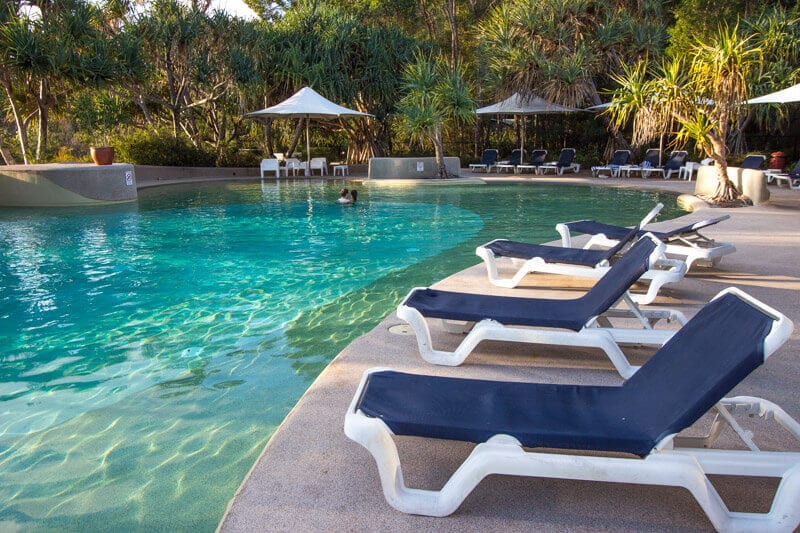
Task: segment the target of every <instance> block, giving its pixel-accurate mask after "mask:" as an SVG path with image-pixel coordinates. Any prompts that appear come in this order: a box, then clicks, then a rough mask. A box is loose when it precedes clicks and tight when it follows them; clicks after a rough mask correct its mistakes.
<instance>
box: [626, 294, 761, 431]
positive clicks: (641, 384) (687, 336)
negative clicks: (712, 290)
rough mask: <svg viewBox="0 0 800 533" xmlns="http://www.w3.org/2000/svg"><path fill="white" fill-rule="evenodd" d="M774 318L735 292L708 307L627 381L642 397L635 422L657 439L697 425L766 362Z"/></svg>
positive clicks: (633, 412) (636, 393) (627, 385)
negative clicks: (768, 338)
mask: <svg viewBox="0 0 800 533" xmlns="http://www.w3.org/2000/svg"><path fill="white" fill-rule="evenodd" d="M773 321H774V319H773V318H772V317H770V316H768V315H767V314H765V313H764V312H763V311H761V310H759V309H757V308H755V307H754V306H752V305H751V304H749V303H747V302H745V301H744V300H742V299H741V298H740V297H738V296H737V295H735V294H731V293H728V294H725V295H723V296H721V297H719V298H717V299H716V300H714V301H713V302H711V303H709V304H708V305H706V306H705V307H703V309H701V310H700V312H698V313H697V315H695V316H694V317H693V318H692V320H690V321H689V322H688V323H687V324H686V325H684V326H683V327H682V328H681V329H680V330H678V332H677V333H676V334H675V335H674V336H673V337H672V339H670V340H669V342H667V344H665V345H664V346H663V347H662V348H661V349H660V350H658V352H656V354H655V355H653V356H652V357H651V358H650V360H648V361H647V364H645V365H643V366H642V368H641V369H640V370H639V371H638V372H636V374H634V375H633V377H631V378H630V379H628V381H626V382H625V384H624V385H623V387H624V388H626V389H631V390H632V391H633V394H634V396H636V397H638V398H640V399H641V404H640V405H638V406H637V409H635V410H631V412H630V414H629V416H631V417H632V419H631V420H630V423H631V424H632V425H634V424H637V423H638V424H644V427H646V428H648V429H649V431H651V434H650V437H651V438H652V442H654V443H657V442H659V441H660V440H661V439H662V438H664V437H666V436H667V435H671V434H673V433H677V432H679V431H681V430H683V429H685V428H687V427H689V426H690V425H692V424H693V423H694V422H695V421H697V419H699V418H700V417H701V416H702V415H703V414H704V413H706V412H707V411H708V410H709V409H711V407H713V406H714V404H716V403H717V402H719V400H721V399H722V398H723V397H724V396H725V395H726V394H727V393H728V392H730V391H731V389H733V387H735V386H736V385H737V384H738V383H739V382H740V381H742V379H744V378H745V377H746V376H747V375H748V374H750V372H752V371H753V370H755V369H756V368H757V367H758V366H759V365H760V364H761V363H762V362H763V361H764V355H765V354H764V339H765V338H766V336H767V334H768V333H769V331H770V328H771V327H772V324H773ZM629 392H630V391H629Z"/></svg>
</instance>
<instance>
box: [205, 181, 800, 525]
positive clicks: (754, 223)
mask: <svg viewBox="0 0 800 533" xmlns="http://www.w3.org/2000/svg"><path fill="white" fill-rule="evenodd" d="M483 179H485V180H487V182H490V183H491V182H503V181H518V180H519V178H517V179H515V178H511V177H507V176H503V177H497V178H494V177H491V176H486V177H483ZM522 179H524V180H526V181H527V179H526V178H522ZM535 181H537V182H542V183H545V182H547V183H553V182H555V183H571V184H591V185H597V186H612V187H633V188H639V189H652V190H661V191H669V192H675V193H677V194H689V195H690V194H691V192H692V190H693V185H694V184H693V183H687V182H678V181H677V180H668V181H664V180H641V179H633V180H628V179H616V180H614V179H603V180H597V179H591V178H584V177H578V178H575V177H572V176H570V177H564V178H555V179H554V178H548V179H546V180H545V179H536V180H535ZM770 190H771V192H772V193H773V199H772V202H771V204H770V205H766V206H757V207H749V208H740V209H713V210H712V209H707V208H702V205H697V206H696V207H700V209H698V211H697V212H695V213H691V214H688V215H686V216H683V217H681V218H680V220H681V221H696V220H700V219H703V218H707V217H709V216H712V215H713V216H716V215H719V214H723V213H728V214H730V215H731V219H730V220H729V221H726V222H725V223H724V224H720V225H718V226H716V227H714V228H713V229H709V230H708V232H707V233H708V234H709V235H710V236H711V237H714V238H716V239H717V240H720V241H723V242H734V243H735V244H736V246H737V248H738V249H739V251H738V252H737V253H736V254H733V255H731V256H728V257H726V258H725V259H723V261H722V263H721V264H720V266H719V268H718V269H713V270H698V271H696V272H695V271H693V272H691V273H690V275H689V276H688V277H687V279H685V280H684V281H682V282H681V283H680V284H677V285H676V286H675V287H668V288H667V289H666V290H665V291H664V294H663V295H662V296H660V297H659V299H658V300H657V305H668V306H670V307H672V308H677V309H680V310H682V311H684V312H685V313H686V314H687V315H691V314H693V313H694V312H696V311H697V309H699V307H700V305H701V304H702V303H703V302H705V301H707V300H708V299H710V298H711V297H712V296H713V295H714V294H716V293H717V292H718V291H719V290H721V289H722V288H724V287H726V286H728V285H737V286H740V287H742V288H743V289H745V290H746V291H748V292H750V293H751V294H753V295H754V296H755V297H757V298H760V299H763V300H764V301H766V302H767V303H768V304H770V305H772V306H773V307H776V308H777V309H779V310H781V311H782V312H784V313H786V314H787V316H789V318H791V319H792V320H794V321H795V322H797V323H798V324H800V298H797V292H798V291H800V261H798V260H797V259H798V251H797V250H798V248H797V245H798V244H800V216H798V214H800V194H797V193H796V192H795V191H789V190H786V189H776V188H774V187H772V188H771V189H770ZM662 224H663V223H662ZM663 225H665V226H671V225H672V224H671V223H667V224H663ZM656 227H657V226H656ZM476 263H477V259H476ZM536 279H537V282H536V283H535V284H534V286H532V287H526V288H522V289H498V288H497V287H494V286H492V285H490V284H489V283H488V282H487V281H486V276H485V273H484V272H483V269H482V266H481V265H477V264H476V266H473V267H470V268H468V269H465V270H464V271H461V272H459V273H456V274H454V275H453V276H450V277H448V278H446V279H444V280H442V281H441V282H439V283H438V284H436V286H438V287H443V288H448V289H451V290H458V289H462V288H467V287H468V289H469V290H470V291H471V292H484V293H500V294H515V295H536V296H547V295H551V294H554V293H553V291H552V290H550V289H546V288H545V287H548V285H550V284H551V283H550V282H551V281H552V283H553V284H558V285H559V286H561V287H563V290H567V291H573V292H574V291H575V290H576V289H578V290H579V289H581V288H585V284H582V282H580V281H576V280H570V281H569V282H565V280H564V279H563V278H560V279H558V280H556V279H554V278H548V277H547V276H541V277H537V278H536ZM554 286H555V285H554ZM560 290H562V289H560ZM560 293H561V294H562V295H563V292H560ZM398 323H401V321H400V320H399V319H398V318H397V317H396V315H395V314H394V313H391V314H390V315H388V316H387V317H385V318H384V319H383V320H382V321H381V323H380V324H379V325H378V326H376V327H375V328H374V329H373V330H372V331H370V332H368V333H367V334H365V335H363V336H361V337H359V338H358V339H356V340H355V341H354V342H353V343H351V344H350V345H349V346H348V347H346V348H345V349H344V350H343V351H342V352H341V353H340V354H339V355H337V357H336V358H335V359H334V361H333V362H332V363H331V364H330V365H329V366H328V367H327V368H326V369H325V370H324V371H323V372H322V373H321V374H320V376H319V377H318V378H317V379H316V380H315V381H314V383H313V384H312V385H311V386H310V387H309V389H308V390H307V391H306V393H305V394H304V395H303V397H302V398H301V399H300V400H299V401H298V403H297V404H296V405H295V407H294V408H293V409H292V411H291V412H290V413H289V414H288V415H287V417H286V418H285V419H284V421H283V423H282V424H281V425H280V427H279V428H278V429H277V431H276V432H275V434H274V435H273V436H272V438H271V439H270V441H269V442H268V443H267V445H266V446H265V448H264V449H263V451H262V453H261V455H260V457H259V458H258V460H257V461H256V463H255V464H254V465H253V467H252V468H251V470H250V472H249V473H248V475H247V476H246V478H245V480H244V481H243V482H242V484H241V486H240V487H239V489H238V490H237V492H236V494H235V495H234V497H233V498H232V500H231V502H230V503H229V505H228V508H227V510H226V513H225V516H224V517H223V518H222V520H221V521H220V523H219V528H218V530H219V531H263V530H265V529H268V530H272V531H289V530H302V531H310V530H322V529H335V530H343V529H347V530H355V531H367V530H377V529H382V530H389V531H409V530H419V529H436V530H442V531H464V530H486V529H492V530H495V529H500V528H502V529H504V530H507V531H523V530H524V531H531V530H543V529H555V528H558V529H570V530H583V531H598V530H639V531H648V530H649V531H656V530H658V531H663V530H668V529H672V530H708V529H710V523H709V522H708V521H707V519H706V518H705V516H704V515H703V514H702V512H701V511H700V509H699V507H698V506H697V505H696V504H695V503H694V501H693V499H692V498H691V497H690V496H689V495H688V493H685V491H682V490H679V489H664V488H651V487H642V486H638V485H612V484H602V485H601V484H598V483H586V482H573V481H559V480H538V479H523V478H515V477H514V478H509V477H499V476H493V477H492V478H489V479H486V480H484V481H483V482H482V483H481V484H480V485H479V486H478V487H477V489H476V490H475V492H474V493H473V494H472V495H471V496H470V497H469V498H468V499H467V500H466V501H465V503H464V504H463V505H462V506H461V508H459V510H457V511H456V513H454V514H453V515H452V516H450V517H447V518H429V517H421V516H412V515H405V514H402V513H400V512H398V511H395V510H394V509H392V508H391V507H389V505H388V504H387V503H386V502H385V500H384V498H383V495H382V493H381V490H380V482H379V480H378V477H377V473H376V469H375V466H374V462H373V460H372V457H371V456H370V455H369V454H368V453H367V452H366V451H365V450H364V449H363V448H361V446H359V445H357V444H356V443H353V442H351V441H349V440H347V438H346V437H345V436H344V434H343V430H342V424H343V419H344V413H345V410H346V408H347V405H348V403H349V401H350V399H351V397H352V394H353V392H354V391H355V387H356V384H357V383H358V379H359V378H360V376H361V374H362V372H363V370H364V369H366V368H369V367H374V366H392V367H394V368H397V369H399V370H403V371H412V372H419V373H430V374H437V375H454V376H457V375H462V376H463V375H469V376H470V377H482V378H488V379H518V380H520V379H521V380H530V381H542V380H546V381H553V382H563V383H576V382H577V383H618V382H619V378H618V377H616V374H614V373H613V372H610V371H608V363H607V361H605V360H604V359H603V358H598V357H597V356H596V355H591V354H590V355H587V357H586V358H580V359H566V358H565V355H564V353H562V351H560V350H558V349H554V350H547V352H548V356H546V357H542V356H541V354H537V358H536V362H537V365H536V366H532V365H531V364H530V363H531V358H530V355H529V354H526V353H525V352H524V350H521V349H519V348H518V347H511V346H503V347H502V350H498V349H497V346H496V345H494V348H492V347H489V348H487V347H482V348H481V349H479V350H478V352H477V353H476V354H475V355H474V356H472V357H471V358H470V359H469V360H468V362H467V364H466V365H465V366H463V367H456V368H444V367H433V366H431V365H428V364H426V363H424V362H423V361H422V360H421V359H420V358H419V356H418V355H417V352H416V345H415V342H414V341H413V338H410V337H399V336H396V335H393V334H391V333H389V331H388V329H389V327H391V326H392V325H395V324H398ZM798 329H800V328H798ZM798 348H800V334H798V330H795V332H794V333H793V334H792V336H791V338H790V340H789V341H788V342H787V344H786V345H785V346H784V347H783V348H781V349H780V350H779V352H778V353H776V354H775V355H774V356H773V357H772V358H770V360H769V361H767V363H766V364H765V365H764V366H763V367H761V368H760V369H758V370H757V371H756V372H755V373H754V374H753V375H751V376H749V377H748V378H747V379H746V380H745V381H744V382H743V383H742V384H741V385H739V386H738V387H737V388H736V389H735V392H736V393H740V394H752V395H757V396H764V397H766V398H768V399H770V400H773V401H776V402H777V403H778V404H779V405H781V406H783V407H784V409H786V410H787V411H788V412H789V414H790V415H792V416H794V417H796V418H797V417H800V406H798V405H797V404H796V403H795V402H796V392H795V391H796V387H797V383H798V379H800V362H796V361H792V359H791V354H793V353H797V352H798V351H800V350H798ZM573 351H574V350H573ZM498 354H500V355H498ZM565 364H566V365H567V366H572V367H573V368H563V365H565ZM769 436H770V439H771V440H773V441H774V442H775V443H777V444H778V445H780V444H787V445H788V442H787V441H786V440H785V439H783V438H782V437H781V436H780V435H777V434H775V435H773V434H772V433H770V435H769ZM419 441H420V439H404V441H403V442H401V443H400V444H401V446H400V449H401V456H402V459H403V465H404V469H405V471H406V472H405V473H406V477H407V479H408V480H409V481H410V482H411V483H412V484H415V485H416V484H421V485H423V486H426V487H427V486H434V487H436V486H438V485H437V484H439V483H441V481H442V480H443V479H445V477H446V476H447V475H449V473H450V472H451V471H452V469H453V468H455V466H456V465H457V462H458V460H459V458H461V457H463V456H464V454H466V453H467V452H468V449H469V446H464V445H462V444H460V443H451V442H429V441H426V442H419ZM727 485H729V486H728V487H727V493H728V495H729V497H730V498H731V501H732V503H735V504H741V503H743V502H745V501H748V499H752V498H753V491H752V490H751V488H749V484H748V487H744V486H743V485H744V484H740V483H736V482H733V483H727ZM756 485H757V486H756V488H757V489H758V488H761V485H759V484H758V483H757V484H756ZM756 499H758V498H756ZM576 502H580V503H576ZM631 502H635V505H633V504H632V503H631ZM533 503H535V505H533Z"/></svg>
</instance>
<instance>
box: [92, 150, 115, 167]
mask: <svg viewBox="0 0 800 533" xmlns="http://www.w3.org/2000/svg"><path fill="white" fill-rule="evenodd" d="M89 152H90V153H91V154H92V160H93V161H94V164H95V165H110V164H111V163H113V162H114V147H113V146H92V147H91V148H89Z"/></svg>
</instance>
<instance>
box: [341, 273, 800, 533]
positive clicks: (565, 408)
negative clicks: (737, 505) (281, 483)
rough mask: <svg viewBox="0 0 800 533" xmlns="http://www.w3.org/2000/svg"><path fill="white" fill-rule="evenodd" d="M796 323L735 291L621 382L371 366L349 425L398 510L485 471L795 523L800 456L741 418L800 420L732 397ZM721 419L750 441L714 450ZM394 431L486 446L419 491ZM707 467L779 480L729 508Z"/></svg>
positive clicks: (756, 520) (799, 432) (733, 522)
mask: <svg viewBox="0 0 800 533" xmlns="http://www.w3.org/2000/svg"><path fill="white" fill-rule="evenodd" d="M791 331H792V323H791V321H789V320H788V319H787V318H786V317H785V316H783V315H781V314H780V313H778V312H777V311H775V310H774V309H771V308H769V307H767V306H766V305H764V304H762V303H761V302H758V301H757V300H755V299H753V298H751V297H749V296H748V295H746V294H744V293H742V292H741V291H738V290H736V289H727V290H726V291H723V292H722V293H720V294H719V295H717V297H716V299H714V300H713V301H712V302H710V303H709V304H707V305H706V306H705V307H704V308H703V309H702V310H700V312H698V314H697V315H696V316H695V317H694V318H692V320H690V321H689V323H687V324H686V325H685V326H684V327H683V328H682V329H681V330H680V331H679V332H678V333H677V334H676V335H675V336H674V337H673V338H672V339H671V340H670V341H669V342H668V343H667V344H666V345H664V346H663V347H662V348H661V349H660V350H659V351H658V352H657V353H656V354H655V355H653V356H652V357H651V358H650V360H649V361H647V363H645V365H644V366H642V368H641V369H640V370H639V371H638V372H637V373H636V374H635V375H634V376H633V377H631V378H630V379H629V380H627V381H626V382H625V383H624V384H622V385H621V386H585V385H556V384H545V383H520V382H504V381H487V380H477V379H460V378H450V377H436V376H427V375H413V374H404V373H400V372H395V371H391V370H388V369H372V370H369V371H367V372H366V373H365V374H364V376H363V377H362V380H361V383H360V385H359V387H358V390H357V391H356V394H355V396H354V397H353V400H352V402H351V404H350V407H349V409H348V411H347V414H346V416H345V424H344V431H345V434H346V435H347V436H348V437H349V438H350V439H352V440H354V441H356V442H358V443H359V444H361V445H362V446H364V447H365V448H367V449H368V450H369V452H370V453H371V454H372V455H373V457H374V458H375V461H376V463H377V466H378V472H379V475H380V479H381V485H382V488H383V493H384V496H385V497H386V500H387V502H388V503H389V504H390V505H391V506H392V507H394V508H396V509H398V510H400V511H402V512H404V513H413V514H421V515H428V516H446V515H448V514H451V513H453V512H454V511H455V510H456V509H457V508H458V507H459V506H460V505H461V503H462V502H463V501H464V499H465V498H466V497H467V496H468V495H469V494H470V492H472V490H473V489H474V488H475V487H476V486H477V485H478V483H479V482H480V481H481V480H482V479H483V478H484V477H486V476H489V475H492V474H503V475H513V476H530V477H543V478H563V479H577V480H588V481H606V482H617V483H634V484H653V485H665V486H678V487H685V488H686V489H688V490H689V491H690V492H691V494H692V495H693V496H694V497H695V499H696V500H697V502H698V503H699V505H700V506H701V507H702V509H703V510H704V511H705V513H706V514H707V515H708V518H709V519H710V520H711V523H712V524H713V525H714V527H715V528H717V529H718V530H722V531H724V530H736V531H755V530H761V531H792V529H793V528H795V527H797V526H798V524H800V504H798V502H800V453H797V452H774V451H769V452H765V451H759V450H758V448H757V447H756V446H755V444H754V443H753V439H752V435H751V434H750V432H749V431H745V430H744V429H742V427H741V426H740V425H739V424H738V423H737V421H736V419H735V417H734V415H736V414H745V415H750V416H754V415H757V416H761V417H763V418H765V419H767V420H769V419H774V420H775V421H777V422H778V423H779V424H781V425H782V426H783V427H784V428H785V429H786V430H788V431H789V433H790V434H792V435H793V436H794V437H795V438H797V439H798V440H800V424H798V423H797V422H796V421H795V420H793V419H792V418H791V417H790V416H789V415H788V414H787V413H786V412H784V411H783V410H782V409H781V408H780V407H778V406H777V405H775V404H773V403H771V402H768V401H766V400H762V399H759V398H753V397H736V398H728V399H726V398H724V396H725V395H726V394H727V393H728V392H729V391H730V390H731V389H733V387H734V386H736V385H737V384H738V383H739V382H741V381H742V380H743V379H744V378H745V377H746V376H747V375H748V374H750V373H751V372H752V371H753V370H754V369H755V368H757V367H758V366H759V365H760V364H761V363H762V362H763V361H764V359H765V358H766V357H768V356H769V355H770V354H772V353H773V352H774V351H775V350H776V349H778V348H779V347H780V346H781V345H782V344H783V343H784V342H785V341H786V339H787V338H788V337H789V335H790V334H791ZM708 411H712V412H713V413H715V414H716V419H715V420H714V421H713V423H712V425H711V431H710V433H709V435H708V436H706V437H678V436H677V434H678V433H679V432H680V431H682V430H684V429H686V428H688V427H689V426H691V425H693V424H694V423H695V422H696V421H698V419H699V418H700V417H701V416H702V415H704V414H705V413H706V412H708ZM724 427H730V428H732V429H733V430H734V431H735V432H736V434H737V435H738V436H739V437H740V438H741V439H742V441H743V442H744V445H745V446H746V448H749V449H736V450H727V449H708V448H710V447H711V446H713V444H714V441H715V440H716V437H717V436H718V435H719V433H721V431H722V429H723V428H724ZM393 435H404V436H415V437H423V438H432V439H449V440H457V441H467V442H474V443H478V445H477V446H476V447H475V448H474V450H473V451H472V453H471V454H470V455H469V457H468V458H467V459H466V460H465V461H464V463H463V464H462V465H461V466H460V467H459V468H458V470H456V472H455V473H454V474H453V475H452V477H451V478H450V479H449V480H448V481H447V483H446V484H445V485H444V486H443V487H442V489H441V490H439V491H433V490H422V489H414V488H409V487H406V485H405V483H404V481H403V472H402V466H401V464H400V458H399V456H398V453H397V448H396V446H395V444H394V441H393V439H392V436H393ZM525 448H528V449H530V448H533V449H534V450H526V449H525ZM539 449H549V450H550V451H544V450H539ZM561 450H565V451H566V450H569V451H568V452H567V453H562V452H561ZM417 459H418V460H420V459H422V458H417ZM431 467H435V465H431ZM708 474H719V475H738V476H764V477H777V478H781V482H780V485H779V487H778V490H777V492H776V494H775V497H774V500H773V504H772V507H771V509H770V511H769V512H768V513H743V512H730V511H729V510H728V509H727V507H726V506H725V503H724V502H723V500H722V499H721V498H720V497H719V495H718V493H717V492H716V490H715V489H714V486H713V485H712V484H711V482H710V480H709V478H708V477H707V475H708ZM629 503H631V504H633V503H634V502H629ZM478 505H480V504H479V503H478ZM631 512H632V513H635V507H634V506H633V505H631ZM562 527H563V526H562Z"/></svg>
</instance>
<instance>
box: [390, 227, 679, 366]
mask: <svg viewBox="0 0 800 533" xmlns="http://www.w3.org/2000/svg"><path fill="white" fill-rule="evenodd" d="M662 250H663V244H661V243H659V242H658V241H656V240H654V239H652V238H650V237H649V236H646V237H642V238H641V239H640V240H639V241H638V242H636V243H635V244H634V245H633V246H632V247H631V249H630V250H629V251H628V252H626V253H625V254H624V255H623V256H622V257H621V258H620V259H619V260H618V261H617V262H616V263H614V265H613V266H612V267H611V268H610V269H609V271H608V272H607V273H606V275H605V276H603V277H602V278H600V279H599V280H598V281H597V283H596V284H595V285H594V286H593V287H592V288H591V289H590V290H589V291H588V292H587V293H586V294H584V295H583V296H582V297H580V298H575V299H572V300H556V299H547V298H517V297H509V296H496V295H486V294H470V293H464V292H449V291H441V290H435V289H429V288H416V289H413V290H412V291H411V292H410V293H409V294H408V295H407V296H406V298H405V299H404V300H403V302H402V303H401V304H400V306H399V307H398V308H397V316H398V317H400V318H401V319H402V320H405V321H406V322H408V323H409V325H411V327H412V329H413V330H414V333H415V334H416V337H417V344H418V345H419V351H420V355H421V356H422V358H423V359H425V360H426V361H428V362H430V363H433V364H437V365H448V366H456V365H460V364H461V363H462V362H464V360H465V359H466V358H467V357H468V356H469V354H470V353H472V351H473V350H474V349H475V347H476V346H477V345H478V344H479V343H480V342H482V341H484V340H500V341H509V342H521V343H530V344H555V345H564V346H585V347H594V348H599V349H601V350H603V351H604V352H605V353H606V354H607V355H608V357H609V359H610V360H611V362H612V364H613V365H614V367H615V368H616V370H617V371H618V372H619V373H620V375H621V376H623V377H626V378H627V377H630V376H631V375H632V374H633V373H634V372H635V371H636V370H637V368H638V367H635V366H633V365H631V364H630V363H629V362H628V359H627V358H626V357H625V354H623V353H622V350H621V349H620V347H619V344H652V345H658V346H660V345H662V344H664V343H665V342H666V341H667V340H669V338H670V337H671V336H672V335H673V334H674V333H675V331H674V330H666V329H654V328H653V326H654V325H655V324H656V323H657V322H659V321H660V320H666V321H668V322H673V321H675V322H678V323H680V324H684V323H685V322H686V319H685V317H684V316H683V314H682V313H680V312H678V311H671V310H667V309H648V310H644V309H640V308H639V307H638V306H637V305H636V302H634V301H633V300H632V299H631V297H630V295H629V293H628V289H629V288H630V286H631V285H633V284H634V283H635V282H636V280H638V279H639V278H640V277H641V276H642V274H644V273H645V272H647V270H648V268H649V264H650V262H651V261H654V260H655V258H657V257H659V255H660V254H661V251H662ZM620 302H624V303H625V305H626V307H619V306H618V304H619V303H620ZM612 318H634V319H637V320H638V322H639V324H640V326H641V327H640V328H634V327H614V326H613V324H612V322H611V319H612ZM427 319H440V320H442V321H443V322H442V325H443V326H444V327H445V329H448V330H452V329H453V328H454V327H455V328H458V331H461V330H463V329H465V328H466V329H468V331H469V333H468V334H467V335H466V337H464V339H463V340H462V341H461V344H459V346H458V347H457V348H456V349H455V350H453V351H452V352H449V351H442V350H436V349H434V348H433V340H432V336H431V330H430V328H429V326H428V321H427ZM473 324H474V325H473Z"/></svg>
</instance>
